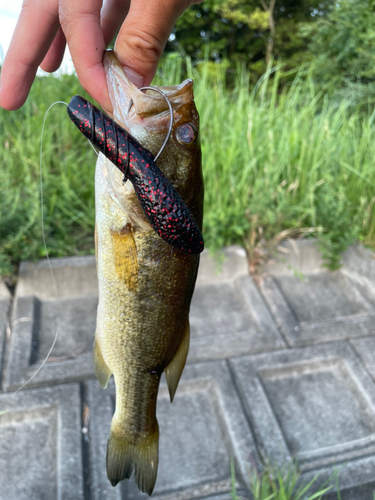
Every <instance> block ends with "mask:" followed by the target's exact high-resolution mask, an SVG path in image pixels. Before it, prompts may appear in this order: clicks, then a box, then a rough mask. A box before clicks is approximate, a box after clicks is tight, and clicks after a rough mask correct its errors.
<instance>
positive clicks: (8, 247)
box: [0, 57, 375, 274]
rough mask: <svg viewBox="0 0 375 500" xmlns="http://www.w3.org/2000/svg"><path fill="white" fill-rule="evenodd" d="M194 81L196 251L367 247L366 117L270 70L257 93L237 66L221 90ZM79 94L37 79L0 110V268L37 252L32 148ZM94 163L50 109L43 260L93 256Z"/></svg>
mask: <svg viewBox="0 0 375 500" xmlns="http://www.w3.org/2000/svg"><path fill="white" fill-rule="evenodd" d="M186 72H187V74H188V75H189V76H192V77H193V78H194V80H195V96H196V103H197V107H198V109H199V112H200V117H201V122H200V123H201V125H200V133H201V140H202V150H203V172H204V178H205V217H204V236H205V241H206V246H207V247H209V248H213V249H217V248H220V247H221V246H223V245H226V244H230V243H234V242H239V243H244V242H245V243H246V245H247V247H248V250H249V251H250V252H251V251H252V250H254V248H256V247H257V245H259V244H261V243H262V242H266V241H268V240H270V239H271V238H273V237H275V235H277V234H279V233H280V232H281V231H286V232H285V233H284V234H289V233H288V230H291V231H292V232H293V231H294V232H298V231H300V232H304V231H308V232H310V233H311V232H314V233H315V235H316V236H318V238H319V239H320V241H321V246H322V249H323V251H324V255H325V257H326V258H327V262H328V263H329V264H330V265H331V266H332V267H337V265H338V264H339V260H340V255H341V252H342V251H343V250H344V249H345V248H346V246H347V245H349V244H350V243H352V242H354V241H355V240H356V239H361V240H362V241H363V242H364V243H365V244H367V245H369V246H372V247H375V229H374V218H375V203H374V201H375V133H374V128H373V122H374V119H375V112H373V111H372V110H371V109H368V108H366V107H363V106H362V107H358V106H356V105H355V102H354V101H353V100H352V99H351V98H350V97H345V98H344V99H343V100H342V101H341V102H340V103H339V104H337V102H332V100H330V99H329V98H328V97H327V96H326V95H325V94H324V92H323V91H321V90H318V89H317V88H316V87H315V86H314V82H313V80H312V79H311V78H309V77H308V76H306V75H304V77H303V78H302V76H301V75H296V76H295V77H294V79H293V81H292V82H291V83H290V84H289V85H284V86H281V85H280V79H281V78H283V73H282V69H280V68H270V69H269V71H268V72H267V73H266V74H265V75H264V76H263V77H262V78H261V80H260V81H259V82H258V83H257V85H256V86H255V87H250V86H249V83H248V82H249V78H248V75H247V74H246V72H245V71H243V70H241V69H240V68H239V70H238V72H237V75H236V84H235V85H234V86H233V88H231V89H228V88H227V86H226V85H225V74H224V73H223V72H222V71H221V69H220V66H218V67H217V68H216V67H213V66H212V64H207V63H206V64H205V63H204V64H202V65H200V66H199V67H198V68H194V69H193V68H192V67H191V66H190V65H189V61H187V68H186ZM182 73H183V67H182V64H181V60H180V59H178V58H173V57H172V58H170V59H168V60H166V61H165V62H164V64H163V65H162V67H161V70H160V72H159V76H158V77H157V79H156V80H157V81H156V83H159V84H160V83H163V84H171V83H177V82H179V81H181V78H182V76H183V75H182ZM75 93H82V90H81V89H80V87H79V85H78V83H77V80H76V78H75V77H74V76H65V77H64V78H63V79H61V80H57V79H54V78H48V79H46V78H43V80H40V79H38V80H37V82H36V84H35V85H34V87H33V89H32V93H31V95H30V97H29V99H28V101H27V103H26V105H25V106H24V107H23V108H22V109H21V110H20V111H17V112H12V113H9V112H6V111H4V110H0V131H1V148H0V161H1V169H0V186H1V189H0V272H1V273H2V274H7V273H10V272H11V271H12V266H13V264H14V263H15V262H17V261H19V260H21V259H36V258H39V257H42V256H43V255H44V250H43V245H42V237H41V219H40V197H39V173H38V172H39V145H40V134H41V126H42V122H43V116H44V112H45V110H46V109H47V107H48V106H49V105H50V104H51V103H52V102H53V101H55V100H61V99H63V100H66V101H68V100H69V99H70V97H71V96H72V95H74V94H75ZM94 165H95V155H94V153H93V152H92V150H91V148H90V147H89V145H88V143H87V141H86V140H85V139H84V138H83V137H80V135H79V132H78V131H76V130H75V129H74V127H73V126H72V125H71V123H70V121H69V120H68V119H67V116H66V111H65V109H62V106H61V107H55V108H53V109H52V111H51V114H50V116H49V117H48V119H47V126H46V129H45V136H44V156H43V178H44V215H45V227H46V236H47V242H48V246H49V248H50V251H51V255H55V256H62V255H69V254H76V253H87V252H90V251H92V248H93V237H92V235H93V226H94V192H93V190H94V187H93V186H94V183H93V177H94Z"/></svg>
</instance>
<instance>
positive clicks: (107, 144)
mask: <svg viewBox="0 0 375 500" xmlns="http://www.w3.org/2000/svg"><path fill="white" fill-rule="evenodd" d="M68 115H69V117H70V119H71V120H72V122H73V123H74V124H75V125H76V126H77V127H78V128H79V130H80V131H81V132H82V134H83V135H84V136H86V137H87V138H88V139H89V140H90V141H91V142H92V144H94V146H96V147H97V148H98V149H99V150H100V151H101V152H102V153H103V154H104V155H105V156H106V157H107V158H108V160H110V161H111V162H112V163H113V164H114V165H115V166H116V167H117V168H118V169H119V170H120V171H121V172H122V173H123V174H124V179H129V180H130V182H131V183H132V184H133V186H134V190H135V192H136V193H137V197H138V199H139V201H140V203H141V206H142V208H143V211H144V213H145V214H146V216H147V218H148V220H149V222H150V224H151V226H152V227H153V228H154V230H155V231H156V232H157V234H158V235H159V236H160V237H161V238H163V239H164V240H165V241H167V242H168V243H169V244H170V245H173V246H174V247H176V248H179V249H180V250H182V251H184V252H187V253H191V254H199V253H201V252H202V251H203V248H204V245H203V237H202V234H201V232H200V230H199V227H198V225H197V223H196V222H195V220H194V218H193V216H192V215H191V213H190V210H189V209H188V207H187V206H186V204H185V202H184V201H183V200H182V198H181V197H180V195H179V194H178V193H177V191H176V190H175V188H174V187H173V186H172V184H171V183H170V182H169V180H168V179H167V178H166V177H165V175H164V174H163V172H162V171H161V170H160V169H159V167H158V166H157V165H156V163H155V161H154V156H153V154H152V153H151V152H150V151H148V150H147V149H145V148H144V147H142V146H141V145H140V144H139V142H138V141H137V140H136V139H135V138H134V137H132V136H131V135H130V134H129V133H128V132H127V131H126V130H125V129H123V128H122V127H120V126H119V125H118V124H117V123H115V122H114V121H113V120H112V119H111V118H109V116H107V115H106V114H105V113H103V112H102V111H100V110H99V109H98V108H96V107H95V106H94V105H93V104H91V102H89V101H87V100H86V99H84V98H83V97H81V96H79V95H76V96H74V97H73V98H72V100H71V101H70V103H69V105H68Z"/></svg>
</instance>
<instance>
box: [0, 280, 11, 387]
mask: <svg viewBox="0 0 375 500" xmlns="http://www.w3.org/2000/svg"><path fill="white" fill-rule="evenodd" d="M10 304H11V295H10V293H9V291H8V289H7V287H6V286H5V284H4V283H3V282H2V281H0V387H1V383H2V373H3V367H4V361H5V360H4V357H5V341H6V336H7V331H8V327H9V319H10V318H9V312H10Z"/></svg>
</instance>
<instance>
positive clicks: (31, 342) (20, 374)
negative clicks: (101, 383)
mask: <svg viewBox="0 0 375 500" xmlns="http://www.w3.org/2000/svg"><path fill="white" fill-rule="evenodd" d="M51 265H52V269H53V276H54V279H53V278H52V276H51V273H50V270H49V268H48V266H47V263H46V262H45V261H40V262H38V263H36V264H33V263H28V262H25V263H22V264H21V267H20V273H19V279H18V282H17V287H16V293H15V299H14V306H13V321H12V329H11V330H12V333H11V339H10V343H9V355H8V362H7V369H6V372H5V377H4V387H5V389H6V390H12V389H15V388H16V387H19V386H20V385H21V384H23V383H24V382H25V381H26V380H28V379H29V378H30V377H31V376H32V375H33V374H34V373H35V371H36V370H37V368H38V367H39V366H40V364H41V363H42V361H43V360H44V358H45V356H46V355H47V353H48V352H49V350H50V348H51V346H52V344H53V341H54V338H55V335H56V331H57V330H58V338H57V342H56V344H55V346H54V348H53V350H52V353H51V357H50V359H49V361H48V362H47V363H46V364H45V365H44V367H43V369H42V370H41V371H40V372H39V373H38V374H37V375H36V376H35V378H34V379H33V380H32V382H31V383H30V385H31V386H33V385H41V384H46V383H48V382H54V383H60V382H71V381H75V380H78V379H82V378H87V377H92V376H93V366H92V355H91V351H92V345H93V339H94V333H95V324H96V308H97V303H98V292H97V278H96V267H95V258H94V257H92V256H88V257H71V258H64V259H52V260H51ZM54 280H55V282H56V289H55V286H54ZM56 296H57V298H56Z"/></svg>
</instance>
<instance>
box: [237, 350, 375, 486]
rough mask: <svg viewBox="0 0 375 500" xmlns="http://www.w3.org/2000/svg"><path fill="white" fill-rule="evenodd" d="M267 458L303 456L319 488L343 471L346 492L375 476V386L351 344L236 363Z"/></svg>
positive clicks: (279, 459) (306, 473)
mask: <svg viewBox="0 0 375 500" xmlns="http://www.w3.org/2000/svg"><path fill="white" fill-rule="evenodd" d="M230 366H231V367H232V370H233V373H234V376H235V380H236V383H237V386H238V388H239V391H240V395H241V397H242V401H243V404H244V408H245V411H246V414H247V416H248V418H249V421H250V422H251V426H252V429H253V432H254V435H255V438H256V442H257V445H258V449H259V450H260V452H261V453H262V455H263V456H264V457H268V458H269V459H270V460H271V461H272V462H274V463H277V464H279V465H280V466H282V465H283V464H284V463H285V461H286V460H287V459H288V457H295V458H296V459H297V460H298V463H299V467H300V469H301V471H302V478H303V479H305V480H307V481H308V480H310V479H312V478H313V477H314V476H315V475H316V474H317V473H318V472H320V476H319V479H318V482H317V485H319V484H322V483H323V482H324V481H326V480H329V479H330V478H332V475H333V473H334V472H335V471H337V474H338V478H339V482H340V487H341V489H343V490H345V489H348V488H353V487H357V486H361V485H363V484H366V483H368V482H371V481H373V479H374V471H375V386H374V383H373V381H372V380H371V377H370V376H369V375H368V374H367V372H366V371H365V369H364V368H363V366H362V364H361V363H360V361H359V360H358V358H357V356H356V355H355V353H354V352H353V351H352V349H351V348H350V346H349V345H348V344H347V343H345V342H337V343H332V344H323V345H319V346H313V347H308V348H303V349H293V350H288V351H280V352H274V353H267V354H260V355H253V356H247V357H241V358H236V359H232V360H230Z"/></svg>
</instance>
